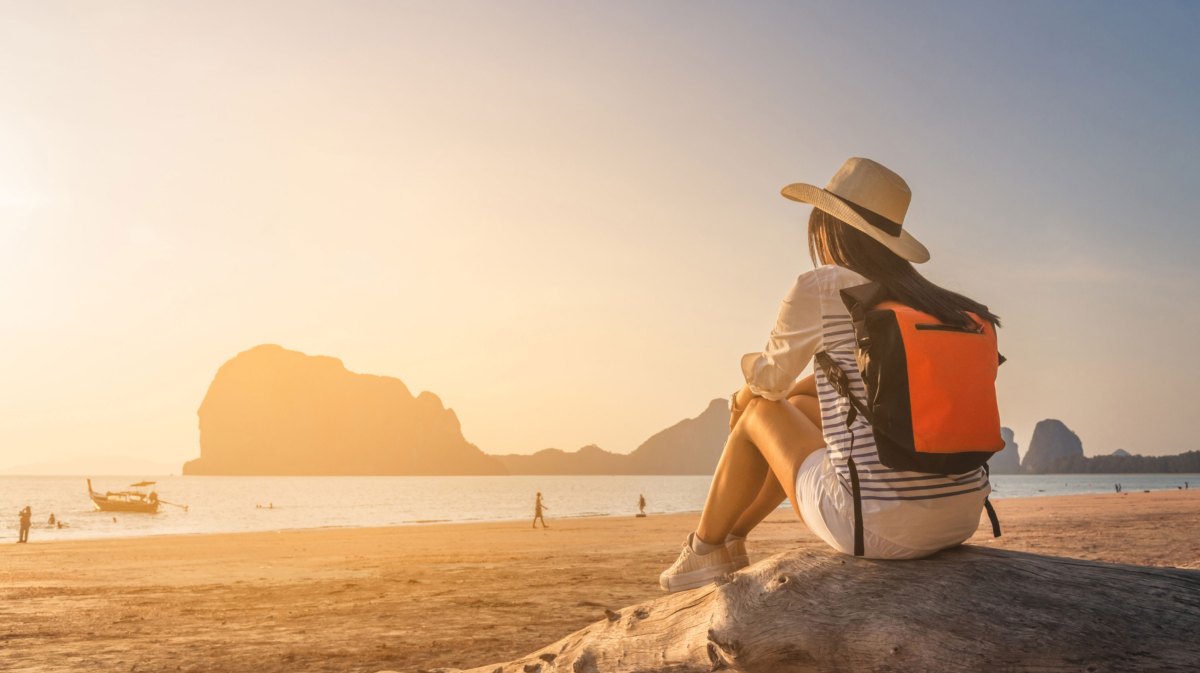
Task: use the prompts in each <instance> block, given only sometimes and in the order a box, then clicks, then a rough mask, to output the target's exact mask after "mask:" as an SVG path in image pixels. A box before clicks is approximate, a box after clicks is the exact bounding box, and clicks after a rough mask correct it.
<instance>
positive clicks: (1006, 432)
mask: <svg viewBox="0 0 1200 673" xmlns="http://www.w3.org/2000/svg"><path fill="white" fill-rule="evenodd" d="M1000 437H1001V438H1003V439H1004V448H1003V449H1002V450H1001V451H1000V452H999V453H997V454H996V455H994V456H992V459H991V460H989V461H988V469H989V470H991V474H1020V473H1021V456H1020V454H1019V453H1018V452H1017V448H1018V447H1017V442H1016V438H1015V436H1014V435H1013V431H1012V428H1000Z"/></svg>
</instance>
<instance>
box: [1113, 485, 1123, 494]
mask: <svg viewBox="0 0 1200 673" xmlns="http://www.w3.org/2000/svg"><path fill="white" fill-rule="evenodd" d="M1113 491H1114V492H1116V493H1120V492H1121V485H1120V484H1113Z"/></svg>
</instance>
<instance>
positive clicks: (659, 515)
mask: <svg viewBox="0 0 1200 673" xmlns="http://www.w3.org/2000/svg"><path fill="white" fill-rule="evenodd" d="M1198 477H1200V476H1198ZM1177 491H1180V490H1179V489H1174V488H1159V489H1152V490H1149V491H1142V490H1137V491H1127V492H1122V493H1064V494H1055V495H1024V496H1010V497H1004V496H1003V494H997V495H998V496H999V497H995V498H992V500H996V501H1001V502H1018V501H1019V502H1020V503H1022V505H1025V504H1028V503H1036V501H1038V500H1064V499H1066V500H1071V499H1080V500H1082V499H1088V498H1109V497H1111V498H1112V499H1113V500H1118V499H1122V498H1125V497H1131V496H1132V497H1136V496H1144V495H1154V494H1162V493H1174V492H1177ZM1193 491H1194V492H1196V493H1197V494H1200V488H1197V489H1186V490H1183V491H1180V492H1184V493H1191V492H1193ZM1197 498H1200V495H1197ZM777 511H790V507H789V506H788V503H787V502H784V503H783V504H782V505H780V506H779V508H778V510H777ZM647 514H648V516H647V517H646V518H653V519H660V520H661V519H667V518H674V517H680V518H689V519H690V518H694V517H696V516H698V515H699V514H700V510H686V511H678V512H653V511H650V512H647ZM776 516H778V515H776ZM635 518H637V517H635V516H633V515H632V514H581V515H574V516H562V517H551V518H550V519H549V522H550V524H551V529H553V526H554V522H556V521H560V522H587V521H612V520H616V519H635ZM529 521H530V518H529V517H521V518H507V519H473V520H461V521H453V520H442V521H414V522H411V523H400V524H393V525H387V526H372V525H365V526H352V525H347V526H336V525H334V526H297V527H288V528H278V529H273V530H239V531H213V532H203V533H196V532H163V533H149V534H143V535H124V536H123V535H106V536H97V537H88V538H76V539H68V540H39V539H38V536H37V530H38V529H37V527H36V526H35V527H34V530H33V535H32V536H31V538H30V541H29V543H30V544H36V545H43V546H51V545H72V544H93V543H103V542H119V541H126V540H142V539H184V538H212V537H221V536H226V535H239V536H247V535H248V536H255V535H277V534H293V533H303V532H309V531H397V530H403V529H429V528H436V527H439V526H453V527H454V528H455V529H458V530H461V529H462V528H463V527H468V528H469V527H472V526H483V527H492V526H495V527H498V528H507V527H510V526H511V525H512V524H522V526H521V528H522V529H523V528H524V527H525V526H526V525H528V523H529ZM981 525H982V524H981ZM5 542H7V540H5Z"/></svg>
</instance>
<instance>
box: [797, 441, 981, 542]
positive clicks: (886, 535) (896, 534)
mask: <svg viewBox="0 0 1200 673" xmlns="http://www.w3.org/2000/svg"><path fill="white" fill-rule="evenodd" d="M990 491H991V489H990V488H988V489H984V490H982V491H977V492H976V493H970V494H965V495H958V496H952V497H949V498H937V499H932V500H898V501H887V502H880V501H866V502H863V551H864V556H866V557H867V558H874V559H914V558H921V557H924V556H929V555H930V554H934V553H936V552H938V551H941V550H942V549H946V548H947V547H953V546H955V545H959V544H962V543H963V542H964V541H966V540H967V539H968V538H970V537H971V536H972V535H974V534H975V529H976V528H978V527H979V516H980V514H981V513H982V512H983V501H984V499H985V498H986V497H987V495H988V493H989V492H990ZM796 500H797V501H798V502H797V506H798V508H799V509H800V516H802V517H803V518H804V523H805V525H807V526H808V528H809V530H811V531H812V532H813V534H815V535H816V536H817V537H819V538H821V539H822V540H824V541H825V543H826V544H828V545H829V546H830V547H833V548H834V549H836V550H837V551H840V552H842V553H843V554H853V553H854V496H853V495H851V494H850V492H849V489H847V488H846V487H844V486H843V485H842V484H841V482H840V480H839V479H838V476H837V472H836V471H835V470H834V467H833V463H831V462H830V460H829V455H828V453H827V452H826V450H825V449H817V450H816V451H813V452H812V453H811V454H810V455H809V456H808V457H807V458H805V459H804V463H802V464H801V465H800V469H799V471H798V472H797V473H796Z"/></svg>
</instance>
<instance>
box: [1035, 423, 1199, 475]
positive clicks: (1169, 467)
mask: <svg viewBox="0 0 1200 673" xmlns="http://www.w3.org/2000/svg"><path fill="white" fill-rule="evenodd" d="M1021 467H1022V470H1023V471H1024V472H1027V473H1030V474H1089V473H1090V474H1122V473H1166V474H1172V473H1174V474H1179V473H1186V472H1200V451H1188V452H1186V453H1181V454H1178V455H1174V456H1135V455H1130V453H1129V452H1128V451H1125V450H1124V449H1117V450H1116V451H1114V452H1112V453H1111V454H1109V455H1107V456H1092V457H1090V458H1089V457H1087V456H1085V455H1083V442H1081V441H1080V439H1079V436H1078V435H1076V434H1075V433H1074V432H1071V429H1070V428H1068V427H1067V426H1066V424H1064V423H1063V422H1062V421H1059V420H1055V419H1053V418H1048V419H1046V420H1044V421H1039V422H1038V424H1037V426H1036V427H1034V429H1033V438H1032V439H1030V440H1029V449H1028V450H1027V451H1026V452H1025V460H1024V461H1023V462H1022V464H1021Z"/></svg>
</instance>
